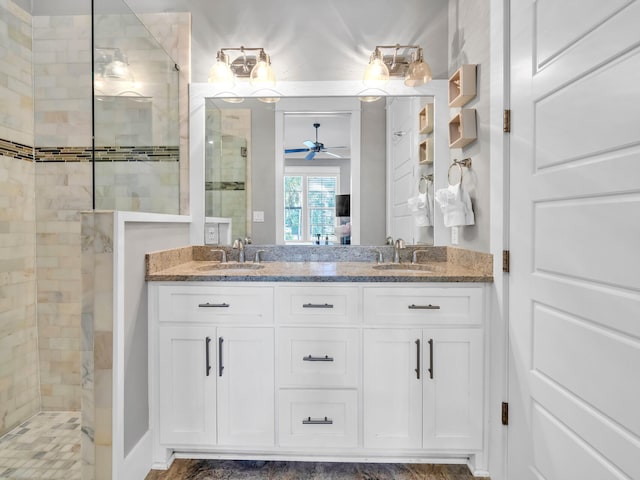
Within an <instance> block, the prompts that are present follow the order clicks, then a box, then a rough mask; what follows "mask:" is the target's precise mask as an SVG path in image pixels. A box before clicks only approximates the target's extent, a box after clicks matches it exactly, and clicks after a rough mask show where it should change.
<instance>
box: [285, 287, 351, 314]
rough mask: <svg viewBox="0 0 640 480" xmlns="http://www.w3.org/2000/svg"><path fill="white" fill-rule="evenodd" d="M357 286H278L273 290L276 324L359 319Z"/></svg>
mask: <svg viewBox="0 0 640 480" xmlns="http://www.w3.org/2000/svg"><path fill="white" fill-rule="evenodd" d="M358 304H359V302H358V287H344V286H342V287H327V286H321V285H314V286H309V287H306V286H305V287H281V288H278V289H277V291H276V318H277V320H278V322H279V323H318V322H321V323H328V322H329V323H340V322H342V323H348V322H357V321H358Z"/></svg>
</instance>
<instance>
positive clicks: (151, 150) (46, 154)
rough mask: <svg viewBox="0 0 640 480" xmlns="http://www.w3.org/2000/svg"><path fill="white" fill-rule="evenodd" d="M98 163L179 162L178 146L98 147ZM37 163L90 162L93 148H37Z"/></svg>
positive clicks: (96, 150)
mask: <svg viewBox="0 0 640 480" xmlns="http://www.w3.org/2000/svg"><path fill="white" fill-rule="evenodd" d="M95 152H96V162H178V161H179V160H180V148H179V147H178V146H177V145H176V146H136V147H131V146H117V147H115V146H114V147H112V146H107V147H96V149H95ZM35 158H36V162H90V161H91V159H92V154H91V147H36V148H35Z"/></svg>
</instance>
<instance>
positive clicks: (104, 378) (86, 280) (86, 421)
mask: <svg viewBox="0 0 640 480" xmlns="http://www.w3.org/2000/svg"><path fill="white" fill-rule="evenodd" d="M113 220H114V214H113V212H85V213H83V214H82V219H81V225H82V234H81V238H82V240H81V244H82V279H83V281H82V330H83V342H82V354H83V355H82V372H83V375H82V398H83V401H82V442H81V443H82V461H83V477H82V478H83V479H84V480H101V479H103V478H104V479H110V478H111V451H112V447H111V446H112V437H111V427H112V397H111V394H112V388H113V381H112V378H113V295H114V292H113V231H114V223H113Z"/></svg>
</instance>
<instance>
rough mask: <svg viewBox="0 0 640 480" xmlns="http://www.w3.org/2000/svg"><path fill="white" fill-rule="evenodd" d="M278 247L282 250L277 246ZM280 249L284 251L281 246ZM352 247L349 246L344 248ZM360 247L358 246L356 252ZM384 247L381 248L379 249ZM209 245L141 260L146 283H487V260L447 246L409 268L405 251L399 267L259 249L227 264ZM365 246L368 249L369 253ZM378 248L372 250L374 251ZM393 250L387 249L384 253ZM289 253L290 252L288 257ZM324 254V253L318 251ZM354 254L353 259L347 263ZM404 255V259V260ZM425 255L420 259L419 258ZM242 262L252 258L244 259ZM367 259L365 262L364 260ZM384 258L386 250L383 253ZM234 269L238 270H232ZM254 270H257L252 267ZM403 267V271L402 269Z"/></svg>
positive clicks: (489, 259) (432, 250)
mask: <svg viewBox="0 0 640 480" xmlns="http://www.w3.org/2000/svg"><path fill="white" fill-rule="evenodd" d="M280 248H282V247H280ZM284 248H286V247H284ZM347 248H350V249H354V247H347ZM362 248H365V247H360V249H362ZM382 248H385V247H382ZM216 250H217V251H218V252H219V249H212V248H211V247H199V246H194V247H183V248H179V249H173V250H166V251H163V252H155V253H150V254H147V256H146V266H147V269H146V279H147V281H227V282H230V281H238V282H492V281H493V276H492V267H493V265H492V256H491V255H490V254H485V253H479V252H472V251H469V250H464V249H452V248H451V247H429V248H428V249H425V248H424V247H422V248H421V249H420V250H421V252H420V256H419V260H420V261H419V263H418V264H417V265H412V264H411V252H412V250H411V249H408V252H405V255H404V256H405V258H401V266H400V267H398V266H397V265H396V264H392V263H391V262H389V261H383V263H381V264H378V263H377V262H376V261H374V260H375V256H373V255H369V256H368V257H366V256H365V255H364V254H363V253H362V250H360V251H357V250H352V252H353V253H350V252H349V250H346V251H345V252H347V253H348V254H344V255H343V254H341V252H340V251H339V250H336V251H332V252H328V251H325V252H326V253H327V254H330V255H331V256H332V257H335V258H336V261H326V260H327V259H326V258H324V257H323V256H320V257H312V258H313V260H311V261H286V260H285V259H284V258H282V255H281V254H279V253H278V252H277V251H276V252H272V251H265V252H264V256H265V261H262V262H261V263H259V264H254V263H253V262H251V261H248V262H246V263H245V264H241V263H238V262H237V261H236V260H235V259H234V258H233V256H232V255H233V253H234V252H233V251H232V250H229V253H228V257H230V261H228V262H226V263H222V262H220V261H219V260H213V258H212V257H213V256H215V255H214V254H212V252H215V251H216ZM371 251H372V250H371V248H370V249H369V250H368V252H369V253H370V252H371ZM380 251H381V249H380V247H378V248H376V249H375V252H376V253H377V252H380ZM390 251H391V252H392V251H393V250H392V249H391V250H390ZM285 252H286V254H285V257H286V258H289V259H293V260H296V259H298V258H299V256H297V255H296V254H295V252H296V250H295V249H294V250H288V249H287V250H285ZM292 252H293V253H292ZM323 253H324V252H323ZM350 255H354V258H356V259H357V261H350V258H349V256H350ZM407 256H408V258H406V257H407ZM422 257H426V258H422ZM247 258H253V257H252V256H247ZM363 258H368V259H369V260H371V261H364V260H363ZM384 258H387V260H388V259H389V255H388V251H387V250H383V260H384ZM237 267H240V268H237ZM256 267H258V268H256ZM405 268H406V269H405Z"/></svg>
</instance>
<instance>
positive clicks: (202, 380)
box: [158, 327, 216, 446]
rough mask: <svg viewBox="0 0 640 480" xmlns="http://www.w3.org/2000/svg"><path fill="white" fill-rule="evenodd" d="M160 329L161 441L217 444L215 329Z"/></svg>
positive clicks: (165, 442) (168, 443)
mask: <svg viewBox="0 0 640 480" xmlns="http://www.w3.org/2000/svg"><path fill="white" fill-rule="evenodd" d="M159 330H160V333H159V341H160V346H159V351H158V354H159V359H158V360H159V383H160V415H159V422H160V423H159V424H160V442H161V443H162V444H163V445H167V446H178V445H193V446H205V445H215V443H216V404H215V401H216V395H215V388H216V374H215V368H216V365H215V355H216V347H215V329H212V328H206V327H162V328H160V329H159Z"/></svg>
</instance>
